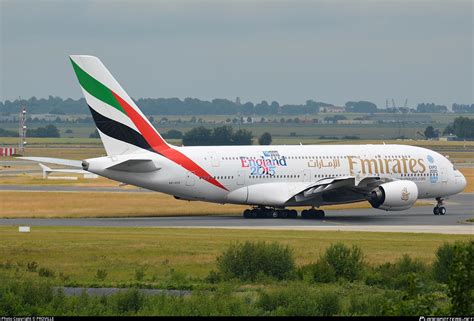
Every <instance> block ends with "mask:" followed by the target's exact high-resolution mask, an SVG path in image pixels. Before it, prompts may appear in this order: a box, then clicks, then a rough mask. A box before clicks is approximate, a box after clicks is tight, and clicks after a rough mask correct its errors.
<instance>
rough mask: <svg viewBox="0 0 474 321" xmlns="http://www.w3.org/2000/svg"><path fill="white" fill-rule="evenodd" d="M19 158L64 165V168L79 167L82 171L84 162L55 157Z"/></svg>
mask: <svg viewBox="0 0 474 321" xmlns="http://www.w3.org/2000/svg"><path fill="white" fill-rule="evenodd" d="M17 158H19V159H24V160H29V161H33V162H39V163H49V164H56V165H64V166H71V167H77V168H81V169H82V161H80V160H74V159H64V158H53V157H17Z"/></svg>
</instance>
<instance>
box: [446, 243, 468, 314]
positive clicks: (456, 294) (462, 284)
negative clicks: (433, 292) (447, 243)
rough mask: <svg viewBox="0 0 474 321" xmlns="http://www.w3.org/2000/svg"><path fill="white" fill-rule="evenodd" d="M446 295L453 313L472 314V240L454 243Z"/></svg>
mask: <svg viewBox="0 0 474 321" xmlns="http://www.w3.org/2000/svg"><path fill="white" fill-rule="evenodd" d="M452 260H453V262H452V268H451V271H450V272H451V273H450V276H449V279H448V296H449V298H450V299H451V304H452V308H451V310H452V311H451V312H452V313H453V314H454V315H472V314H474V300H473V298H474V273H473V270H474V241H472V240H471V241H469V242H465V243H456V244H455V245H454V251H453V257H452Z"/></svg>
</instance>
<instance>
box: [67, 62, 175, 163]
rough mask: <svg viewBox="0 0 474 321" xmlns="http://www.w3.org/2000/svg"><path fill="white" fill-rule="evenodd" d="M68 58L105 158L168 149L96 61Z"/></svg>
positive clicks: (100, 63)
mask: <svg viewBox="0 0 474 321" xmlns="http://www.w3.org/2000/svg"><path fill="white" fill-rule="evenodd" d="M69 58H70V60H71V63H72V66H73V69H74V72H75V73H76V76H77V79H78V80H79V83H80V85H81V88H82V92H83V94H84V97H85V99H86V102H87V105H88V106H89V109H90V112H91V114H92V117H93V119H94V122H95V124H96V127H97V130H98V132H99V135H100V138H101V140H102V143H103V144H104V147H105V150H106V152H107V155H120V154H129V153H133V152H135V151H137V150H140V149H146V150H163V149H168V148H169V145H168V144H167V143H166V141H165V140H164V139H163V138H162V137H161V135H160V134H159V133H158V131H157V130H156V129H155V128H154V127H153V125H152V124H151V123H150V121H149V120H148V119H147V118H146V117H145V115H144V114H143V113H142V112H141V111H140V109H139V108H138V107H137V105H136V104H135V103H134V102H133V100H132V99H131V98H130V97H129V96H128V95H127V93H126V92H125V90H123V88H122V87H121V86H120V84H119V83H118V82H117V81H116V80H115V78H114V77H113V76H112V74H111V73H110V72H109V71H108V70H107V68H106V67H105V66H104V64H103V63H102V62H101V61H100V60H99V58H97V57H93V56H86V55H71V56H69Z"/></svg>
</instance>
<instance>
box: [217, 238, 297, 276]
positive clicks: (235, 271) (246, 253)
mask: <svg viewBox="0 0 474 321" xmlns="http://www.w3.org/2000/svg"><path fill="white" fill-rule="evenodd" d="M217 267H218V270H219V272H220V274H221V275H222V277H223V278H224V279H234V278H236V279H239V280H242V281H251V282H254V281H256V280H257V279H258V278H259V277H262V276H263V277H270V278H273V279H277V280H284V279H289V278H291V277H292V276H293V275H294V272H295V262H294V258H293V252H292V251H291V250H290V248H289V247H288V246H283V245H280V244H278V243H270V244H267V243H264V242H258V243H251V242H245V243H243V244H240V243H237V244H233V245H231V246H230V247H229V248H228V249H227V250H226V251H225V252H224V253H222V255H220V256H219V257H218V258H217Z"/></svg>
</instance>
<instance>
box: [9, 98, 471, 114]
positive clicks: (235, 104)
mask: <svg viewBox="0 0 474 321" xmlns="http://www.w3.org/2000/svg"><path fill="white" fill-rule="evenodd" d="M135 102H136V103H137V105H138V106H140V108H141V109H142V111H143V112H144V113H145V114H148V115H275V114H281V115H301V114H315V113H319V112H324V111H325V110H326V107H334V105H333V104H330V103H325V102H318V101H314V100H307V101H306V102H305V103H304V104H284V105H280V103H278V102H277V101H272V102H271V103H269V102H267V101H266V100H263V101H261V102H260V103H255V104H254V103H252V102H246V103H242V104H241V103H240V100H236V101H231V100H228V99H217V98H216V99H213V100H211V101H206V100H200V99H197V98H185V99H183V100H181V99H179V98H140V99H136V100H135ZM22 104H24V105H26V106H27V108H28V113H29V114H53V115H77V114H89V108H88V106H87V103H86V101H85V99H84V98H80V99H77V100H74V99H71V98H67V99H62V98H60V97H54V96H49V97H48V98H40V99H38V98H36V97H31V98H30V99H27V100H22ZM343 107H344V110H345V111H346V112H351V113H378V112H399V110H398V109H397V108H395V109H393V108H391V109H390V110H386V109H380V108H378V107H377V105H376V104H374V103H372V102H370V101H348V102H347V103H345V105H344V106H343ZM19 108H20V101H19V100H18V99H17V100H14V101H10V100H5V101H4V102H0V113H1V114H2V115H10V114H17V113H18V111H19ZM405 109H406V110H408V111H410V112H419V113H444V112H447V111H448V108H447V106H445V105H437V104H434V103H421V104H418V106H417V107H416V109H409V108H405ZM405 109H404V110H405ZM452 110H453V112H456V113H467V112H474V104H472V105H462V104H453V105H452Z"/></svg>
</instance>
